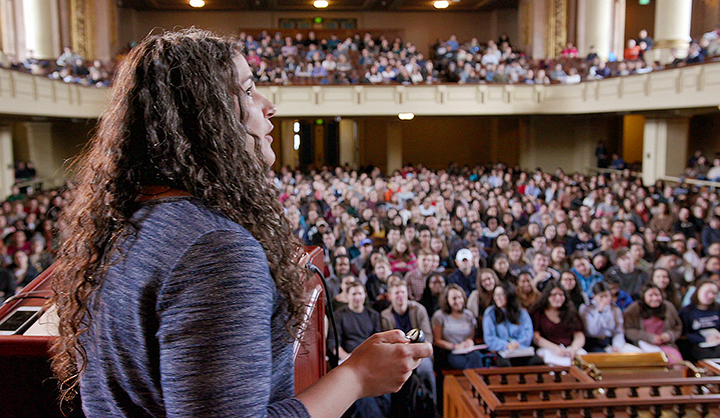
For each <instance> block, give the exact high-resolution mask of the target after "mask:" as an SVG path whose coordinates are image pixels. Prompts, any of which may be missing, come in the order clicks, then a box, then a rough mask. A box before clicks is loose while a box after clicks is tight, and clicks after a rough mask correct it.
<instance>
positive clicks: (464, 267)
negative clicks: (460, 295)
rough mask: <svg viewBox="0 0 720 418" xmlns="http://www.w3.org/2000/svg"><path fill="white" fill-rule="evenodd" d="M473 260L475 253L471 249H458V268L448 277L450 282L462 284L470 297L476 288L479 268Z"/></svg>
mask: <svg viewBox="0 0 720 418" xmlns="http://www.w3.org/2000/svg"><path fill="white" fill-rule="evenodd" d="M473 261H474V257H473V253H472V252H471V251H470V250H469V249H467V248H463V249H461V250H460V251H458V252H457V254H456V255H455V263H457V267H458V269H457V270H455V272H454V273H453V274H451V275H450V276H449V277H448V279H447V282H448V284H457V285H458V286H460V288H461V289H463V290H464V291H465V297H469V296H470V293H472V291H473V290H475V285H476V280H477V269H476V268H475V266H474V264H473Z"/></svg>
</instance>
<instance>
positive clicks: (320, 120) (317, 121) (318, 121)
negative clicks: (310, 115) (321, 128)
mask: <svg viewBox="0 0 720 418" xmlns="http://www.w3.org/2000/svg"><path fill="white" fill-rule="evenodd" d="M323 123H325V121H324V120H322V119H315V125H322V124H323Z"/></svg>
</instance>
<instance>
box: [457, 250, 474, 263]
mask: <svg viewBox="0 0 720 418" xmlns="http://www.w3.org/2000/svg"><path fill="white" fill-rule="evenodd" d="M460 260H468V261H472V260H473V254H472V251H470V250H468V249H467V248H463V249H462V250H460V251H458V252H457V254H456V255H455V261H460Z"/></svg>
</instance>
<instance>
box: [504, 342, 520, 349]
mask: <svg viewBox="0 0 720 418" xmlns="http://www.w3.org/2000/svg"><path fill="white" fill-rule="evenodd" d="M518 348H520V343H519V342H517V341H513V342H511V343H508V345H507V349H508V350H510V351H513V350H517V349H518Z"/></svg>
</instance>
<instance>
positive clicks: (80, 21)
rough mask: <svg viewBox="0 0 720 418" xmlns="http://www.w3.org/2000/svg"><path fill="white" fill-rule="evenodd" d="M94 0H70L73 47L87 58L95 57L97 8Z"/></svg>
mask: <svg viewBox="0 0 720 418" xmlns="http://www.w3.org/2000/svg"><path fill="white" fill-rule="evenodd" d="M95 8H96V6H95V2H94V0H70V36H71V39H72V49H73V51H75V52H76V53H78V54H80V55H81V56H83V57H85V58H86V59H93V58H95V56H96V54H97V51H96V49H95V36H96V28H95V26H96V24H95V22H96V21H97V20H96V17H95V14H96V10H95Z"/></svg>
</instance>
